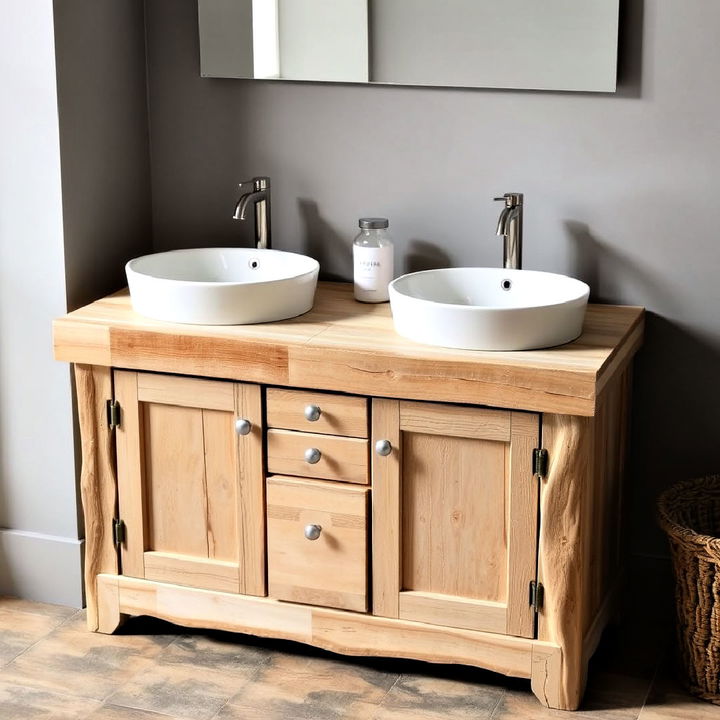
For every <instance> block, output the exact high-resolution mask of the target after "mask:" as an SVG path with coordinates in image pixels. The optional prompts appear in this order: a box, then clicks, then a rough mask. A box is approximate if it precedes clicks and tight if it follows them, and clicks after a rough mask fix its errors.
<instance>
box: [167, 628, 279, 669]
mask: <svg viewBox="0 0 720 720" xmlns="http://www.w3.org/2000/svg"><path fill="white" fill-rule="evenodd" d="M270 654H271V651H270V650H268V649H267V648H266V647H265V646H264V645H263V644H262V642H260V641H258V640H256V639H255V638H252V637H249V636H246V635H235V634H233V633H225V632H201V633H193V634H185V635H181V636H180V637H177V638H176V639H175V640H174V641H173V643H172V644H171V645H170V646H169V647H168V648H167V649H166V650H165V651H164V652H163V655H162V661H163V663H165V664H171V663H180V664H193V665H195V666H197V667H207V668H212V669H215V670H237V669H244V668H257V667H259V666H260V665H261V664H263V663H266V662H268V660H269V658H270Z"/></svg>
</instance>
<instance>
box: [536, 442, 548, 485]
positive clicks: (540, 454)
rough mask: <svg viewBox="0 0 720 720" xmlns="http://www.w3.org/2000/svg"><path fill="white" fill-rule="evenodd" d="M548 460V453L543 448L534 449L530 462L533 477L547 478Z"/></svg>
mask: <svg viewBox="0 0 720 720" xmlns="http://www.w3.org/2000/svg"><path fill="white" fill-rule="evenodd" d="M549 460H550V458H549V456H548V451H547V450H546V449H545V448H535V449H534V450H533V460H532V466H533V475H537V476H538V477H541V478H544V477H547V473H548V462H549Z"/></svg>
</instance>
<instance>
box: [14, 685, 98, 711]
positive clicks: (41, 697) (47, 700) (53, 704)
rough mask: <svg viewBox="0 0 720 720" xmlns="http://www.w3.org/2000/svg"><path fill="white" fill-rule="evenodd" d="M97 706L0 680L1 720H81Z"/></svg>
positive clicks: (96, 703)
mask: <svg viewBox="0 0 720 720" xmlns="http://www.w3.org/2000/svg"><path fill="white" fill-rule="evenodd" d="M99 707H100V703H99V702H96V701H94V700H88V699H86V698H77V697H70V696H68V695H60V694H56V693H51V692H47V691H46V690H40V689H37V688H31V687H25V686H24V685H16V684H10V683H4V682H0V718H2V720H30V719H32V720H83V719H84V718H88V717H89V716H90V715H91V713H92V712H94V711H95V710H96V709H97V708H99Z"/></svg>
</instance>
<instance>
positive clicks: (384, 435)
mask: <svg viewBox="0 0 720 720" xmlns="http://www.w3.org/2000/svg"><path fill="white" fill-rule="evenodd" d="M539 432H540V417H539V415H537V414H535V413H524V412H511V411H504V410H488V409H484V408H467V407H462V406H454V405H443V404H437V403H418V402H406V401H398V400H385V399H377V398H374V399H373V400H372V447H373V449H374V446H375V443H376V442H378V441H379V440H389V441H390V443H391V445H392V452H391V453H390V454H389V455H387V456H381V455H379V454H377V453H373V459H372V465H373V467H372V476H373V478H372V483H373V542H372V547H373V613H374V614H375V615H380V616H384V617H390V618H399V619H403V620H416V621H420V622H430V623H434V624H439V625H446V626H450V627H460V628H466V629H472V630H480V631H486V632H496V633H503V634H509V635H516V636H520V637H532V636H533V635H534V631H535V627H534V625H535V612H534V610H533V608H532V607H531V606H530V604H529V602H528V593H529V584H530V582H531V581H533V580H535V579H536V577H537V532H538V526H537V523H538V495H539V486H538V479H537V477H536V476H534V475H533V467H532V455H533V450H534V449H535V448H536V447H538V443H539ZM404 433H418V434H423V435H436V436H443V437H446V438H448V439H450V440H451V441H452V440H458V439H462V438H468V439H475V440H486V441H495V442H499V443H503V444H504V445H505V458H506V467H505V476H504V477H505V505H506V508H507V511H506V517H507V527H506V535H505V542H506V543H507V545H506V551H505V554H506V559H507V563H506V576H505V578H504V589H505V593H504V597H503V598H501V599H499V601H490V600H481V599H474V598H467V597H462V596H455V595H450V594H446V593H435V592H426V591H417V590H410V591H408V590H406V589H405V588H404V587H403V575H404V573H403V558H404V557H405V555H406V552H405V549H404V548H403V543H404V541H403V536H404V534H405V529H406V527H407V525H406V524H404V520H403V507H402V505H403V482H404V477H403V474H404V472H405V471H406V470H407V468H405V467H404V463H403V445H404V439H403V434H404ZM408 474H410V471H408ZM408 481H409V480H405V482H408ZM433 481H434V480H431V482H433ZM482 531H483V528H482V527H477V528H475V529H474V530H473V531H472V532H469V533H468V534H474V537H476V538H478V539H482ZM440 560H441V561H447V562H448V563H451V564H452V562H453V558H447V559H444V558H443V559H440ZM450 572H451V573H452V569H451V571H450Z"/></svg>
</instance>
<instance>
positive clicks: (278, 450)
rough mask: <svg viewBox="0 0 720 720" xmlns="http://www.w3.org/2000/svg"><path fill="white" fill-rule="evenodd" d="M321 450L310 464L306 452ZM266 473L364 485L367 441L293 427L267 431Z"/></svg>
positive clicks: (366, 478)
mask: <svg viewBox="0 0 720 720" xmlns="http://www.w3.org/2000/svg"><path fill="white" fill-rule="evenodd" d="M312 448H315V449H317V450H319V451H320V453H321V456H320V460H319V461H318V462H316V463H309V462H307V460H305V451H306V450H309V449H312ZM267 462H268V472H271V473H278V474H281V475H300V476H302V477H311V478H325V479H326V480H341V481H343V482H349V483H359V484H361V485H365V484H367V482H368V476H369V468H368V443H367V440H364V439H362V438H347V437H338V436H336V435H320V434H318V433H304V432H296V431H294V430H268V432H267Z"/></svg>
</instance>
